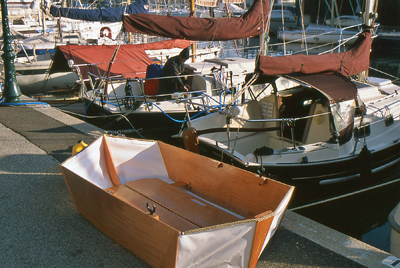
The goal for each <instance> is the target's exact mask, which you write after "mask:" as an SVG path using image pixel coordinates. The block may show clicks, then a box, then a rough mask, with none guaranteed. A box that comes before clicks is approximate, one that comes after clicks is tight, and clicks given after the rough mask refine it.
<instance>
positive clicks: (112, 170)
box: [102, 135, 121, 186]
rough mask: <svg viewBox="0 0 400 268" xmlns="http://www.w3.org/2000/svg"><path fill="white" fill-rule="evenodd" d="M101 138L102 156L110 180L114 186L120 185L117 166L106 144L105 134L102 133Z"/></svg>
mask: <svg viewBox="0 0 400 268" xmlns="http://www.w3.org/2000/svg"><path fill="white" fill-rule="evenodd" d="M102 139H103V144H104V157H105V159H106V164H107V169H108V174H109V175H110V178H111V181H112V182H113V185H114V186H116V185H120V184H121V183H120V181H119V177H118V171H117V168H116V167H115V164H114V160H113V158H112V155H111V151H110V147H109V146H108V142H107V138H106V136H105V135H103V137H102Z"/></svg>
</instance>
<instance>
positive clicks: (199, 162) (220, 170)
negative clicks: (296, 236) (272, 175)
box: [158, 142, 291, 217]
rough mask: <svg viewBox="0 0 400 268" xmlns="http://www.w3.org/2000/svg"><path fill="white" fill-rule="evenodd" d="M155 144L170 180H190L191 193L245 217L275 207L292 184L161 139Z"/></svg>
mask: <svg viewBox="0 0 400 268" xmlns="http://www.w3.org/2000/svg"><path fill="white" fill-rule="evenodd" d="M158 144H159V147H160V151H161V153H162V155H163V160H164V163H165V166H166V169H167V172H168V176H169V178H170V179H171V180H173V181H180V180H182V181H185V182H188V183H190V186H189V187H190V191H191V192H193V193H194V194H196V195H198V196H200V197H202V198H204V199H207V200H209V201H211V202H213V203H215V204H217V205H219V206H222V207H224V208H226V209H228V210H230V211H232V212H235V213H237V214H239V215H242V216H244V217H251V216H255V215H258V214H260V213H263V212H264V211H267V210H272V211H274V210H275V209H276V208H277V207H278V205H279V203H280V202H281V200H282V199H283V198H284V196H285V194H286V193H287V191H289V189H290V188H291V186H288V185H286V184H283V183H280V182H277V181H273V180H270V179H266V178H263V177H260V176H258V175H257V174H254V173H251V172H249V171H246V170H243V169H239V168H237V167H234V166H231V165H228V164H223V163H221V162H218V161H215V160H212V159H209V158H206V157H203V156H201V155H197V154H193V153H191V152H188V151H185V150H182V149H179V148H177V147H174V146H171V145H168V144H165V143H162V142H158ZM199 171H201V172H199Z"/></svg>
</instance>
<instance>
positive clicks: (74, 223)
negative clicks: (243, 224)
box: [0, 97, 399, 268]
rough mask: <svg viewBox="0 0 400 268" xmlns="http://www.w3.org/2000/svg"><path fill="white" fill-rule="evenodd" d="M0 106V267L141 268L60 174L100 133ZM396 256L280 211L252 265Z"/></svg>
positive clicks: (47, 113)
mask: <svg viewBox="0 0 400 268" xmlns="http://www.w3.org/2000/svg"><path fill="white" fill-rule="evenodd" d="M20 99H21V100H25V98H24V97H21V98H20ZM0 109H1V112H0V144H1V148H2V150H1V153H0V180H1V183H2V193H1V194H0V199H1V203H0V216H1V217H0V219H1V220H0V222H1V225H2V227H3V229H2V232H1V235H0V238H1V240H2V243H1V246H0V249H1V252H4V253H5V254H2V258H0V266H1V267H21V266H26V267H50V266H57V267H94V266H102V267H135V268H138V267H139V268H140V267H149V266H148V265H147V264H146V263H145V262H143V261H142V260H141V259H139V258H138V257H137V256H135V255H134V254H132V253H131V252H130V251H128V250H126V249H125V248H123V247H122V246H120V245H119V244H117V243H116V242H114V241H113V240H112V239H110V238H109V237H107V236H106V235H104V234H103V233H102V232H101V231H99V230H98V229H97V228H96V227H95V226H93V225H92V224H90V223H89V222H88V221H87V220H86V219H84V217H82V216H81V215H80V213H79V212H78V211H77V210H76V209H75V207H74V205H73V203H72V200H71V197H70V195H69V193H68V190H67V187H66V185H65V182H64V179H63V177H62V175H61V173H60V170H59V167H58V165H59V164H60V163H61V162H63V161H65V160H66V159H67V158H69V157H70V156H71V152H72V147H73V146H74V145H75V144H76V143H77V142H78V141H79V140H83V141H84V142H85V143H88V144H89V143H91V142H93V141H94V140H95V139H96V138H97V137H99V136H100V135H101V134H102V132H103V131H102V130H100V129H97V128H95V127H92V126H91V125H89V124H87V123H85V122H83V121H80V120H78V119H76V118H73V117H71V116H69V115H66V114H64V113H62V112H60V111H58V110H55V109H53V108H43V107H41V108H40V107H39V108H38V107H36V108H34V107H26V106H12V107H5V106H0ZM125 187H126V188H128V187H129V185H127V186H125ZM171 187H174V188H176V187H175V186H171ZM125 190H127V189H125ZM175 190H176V189H174V190H172V189H171V191H175ZM148 194H149V195H150V193H148ZM155 198H160V197H159V196H157V197H155ZM149 205H150V206H151V204H149ZM144 209H146V208H144ZM396 260H399V259H396V258H394V257H393V256H391V255H390V254H389V253H387V252H384V251H381V250H379V249H376V248H374V247H372V246H369V245H367V244H365V243H363V242H361V241H358V240H356V239H354V238H351V237H349V236H346V235H344V234H341V233H338V232H337V231H334V230H332V229H330V228H327V227H325V226H322V225H321V224H318V223H316V222H314V221H311V220H309V219H307V218H305V217H302V216H300V215H298V214H296V213H294V212H292V211H287V212H286V214H285V216H284V218H283V221H282V224H281V228H280V229H279V230H278V233H277V234H276V235H275V236H274V237H273V238H272V240H271V241H270V243H269V244H268V245H267V247H266V249H265V250H264V252H263V253H262V254H261V256H260V259H259V261H258V263H257V266H256V267H258V268H262V267H353V268H354V267H397V266H394V265H391V264H392V263H394V262H395V261H396ZM382 262H385V263H386V265H385V264H383V263H382Z"/></svg>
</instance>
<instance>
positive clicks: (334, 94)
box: [284, 73, 357, 103]
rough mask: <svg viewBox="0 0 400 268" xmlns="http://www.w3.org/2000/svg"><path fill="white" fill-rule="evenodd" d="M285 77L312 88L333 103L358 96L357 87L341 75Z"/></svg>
mask: <svg viewBox="0 0 400 268" xmlns="http://www.w3.org/2000/svg"><path fill="white" fill-rule="evenodd" d="M284 77H288V78H289V79H293V80H295V81H299V82H301V83H303V84H306V85H309V86H312V87H313V88H315V89H317V90H318V91H320V92H321V93H322V94H324V95H325V96H326V97H327V98H328V100H329V101H330V102H331V103H335V102H339V101H346V100H350V99H355V98H356V96H357V87H356V85H355V84H354V83H353V82H352V81H351V80H350V79H349V78H347V77H345V76H343V75H342V74H339V73H333V74H310V75H304V74H290V75H285V76H284Z"/></svg>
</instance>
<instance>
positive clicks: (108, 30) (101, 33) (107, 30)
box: [100, 27, 112, 39]
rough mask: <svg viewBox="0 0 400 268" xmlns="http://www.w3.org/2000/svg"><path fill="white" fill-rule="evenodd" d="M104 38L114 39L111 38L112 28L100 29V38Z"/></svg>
mask: <svg viewBox="0 0 400 268" xmlns="http://www.w3.org/2000/svg"><path fill="white" fill-rule="evenodd" d="M104 31H106V32H107V35H104ZM104 36H105V37H108V38H110V39H112V38H111V29H110V27H102V28H101V29H100V37H104Z"/></svg>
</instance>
